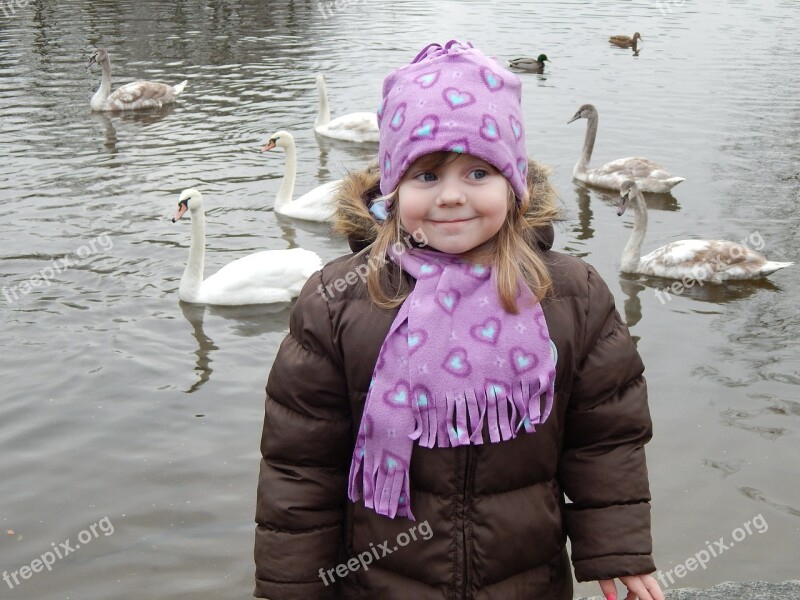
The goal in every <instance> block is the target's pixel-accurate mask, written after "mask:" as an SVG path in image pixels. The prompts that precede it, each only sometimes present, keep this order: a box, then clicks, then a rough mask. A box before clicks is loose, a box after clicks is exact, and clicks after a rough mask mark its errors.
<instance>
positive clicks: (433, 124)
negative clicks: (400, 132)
mask: <svg viewBox="0 0 800 600" xmlns="http://www.w3.org/2000/svg"><path fill="white" fill-rule="evenodd" d="M437 131H439V117H437V116H436V115H428V116H426V117H425V118H424V119H422V121H420V123H419V125H417V126H416V127H414V129H413V130H412V132H411V136H410V139H411V140H412V141H418V140H432V139H434V138H435V137H436V132H437Z"/></svg>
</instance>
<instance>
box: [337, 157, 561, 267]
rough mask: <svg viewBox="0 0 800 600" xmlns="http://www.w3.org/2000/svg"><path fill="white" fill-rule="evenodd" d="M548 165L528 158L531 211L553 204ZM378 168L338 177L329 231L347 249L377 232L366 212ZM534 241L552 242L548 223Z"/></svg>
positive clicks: (375, 186)
mask: <svg viewBox="0 0 800 600" xmlns="http://www.w3.org/2000/svg"><path fill="white" fill-rule="evenodd" d="M549 175H550V169H549V168H548V167H545V166H544V165H542V164H541V163H539V162H537V161H535V160H533V159H532V158H529V159H528V192H529V193H530V196H531V198H532V199H533V202H531V209H530V210H531V211H532V210H533V209H534V208H535V207H536V206H537V205H539V206H541V205H542V204H543V203H544V204H550V205H555V204H556V199H557V197H558V196H557V194H556V190H555V188H554V187H553V185H552V184H551V183H550V179H549ZM380 177H381V175H380V171H379V170H378V164H377V163H376V162H372V163H370V164H369V165H368V166H367V167H366V168H364V169H361V170H358V171H351V172H350V173H348V174H347V175H346V176H345V177H344V179H343V180H342V185H340V186H339V191H338V192H337V194H336V196H335V198H334V204H335V205H336V214H335V216H334V223H333V231H334V232H335V233H336V234H338V235H341V236H343V237H346V238H347V241H348V242H349V244H350V249H351V250H352V251H353V252H359V251H361V250H363V249H364V248H366V247H367V246H369V245H370V244H371V243H372V242H373V241H375V238H376V237H377V235H378V228H379V227H380V223H379V222H378V221H376V220H375V217H374V216H373V215H372V213H371V212H369V205H370V202H371V201H372V200H373V199H374V198H377V197H379V196H380V195H381V190H380ZM534 235H535V241H536V243H537V245H538V246H539V248H540V249H541V250H542V251H547V250H549V249H550V248H551V247H552V245H553V238H554V233H553V226H552V225H548V226H547V227H542V228H539V229H537V230H535V234H534Z"/></svg>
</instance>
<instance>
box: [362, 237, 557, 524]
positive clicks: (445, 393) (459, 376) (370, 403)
mask: <svg viewBox="0 0 800 600" xmlns="http://www.w3.org/2000/svg"><path fill="white" fill-rule="evenodd" d="M389 256H390V258H391V259H392V260H393V261H394V262H396V263H397V264H398V265H399V266H400V267H401V268H402V269H403V270H404V271H406V272H407V273H409V274H410V275H411V276H412V277H414V278H415V279H416V280H417V282H416V286H415V287H414V289H413V290H412V291H411V293H410V294H409V296H408V298H406V300H405V302H404V303H403V305H402V306H401V307H400V310H399V312H398V313H397V317H396V318H395V320H394V322H393V323H392V326H391V327H390V328H389V333H388V335H387V336H386V339H385V340H384V342H383V345H382V346H381V350H380V353H379V354H378V362H377V364H376V365H375V371H374V373H373V375H372V381H371V382H370V386H369V393H368V394H367V400H366V405H365V406H364V414H363V417H362V419H361V426H360V428H359V431H358V438H357V440H356V446H355V450H354V451H353V460H352V463H351V465H350V481H349V488H348V495H349V497H350V499H351V500H352V501H354V502H355V501H356V500H358V499H359V498H360V497H361V494H362V493H363V495H364V504H365V505H366V506H368V507H369V508H373V509H374V510H375V511H376V512H378V513H379V514H382V515H386V516H388V517H390V518H394V517H395V516H396V515H400V516H402V517H408V518H409V519H414V515H413V514H412V513H411V507H410V488H409V472H408V471H409V464H410V461H411V450H412V446H413V443H414V440H417V443H418V444H419V445H421V446H425V447H426V448H433V447H434V446H436V445H438V446H439V447H441V448H447V447H450V446H452V447H455V446H462V445H467V444H482V443H484V439H483V428H484V423H485V424H486V426H487V429H488V432H489V439H490V441H491V443H496V442H500V441H505V440H509V439H511V438H514V437H516V435H517V432H518V431H519V429H520V428H522V427H524V428H525V431H526V432H528V433H532V432H533V431H534V430H535V428H534V425H536V424H539V423H543V422H544V421H545V420H546V419H547V417H548V415H549V414H550V410H551V408H552V406H553V394H554V385H555V360H556V356H555V355H556V349H555V345H554V344H553V343H552V342H551V341H550V335H549V333H548V329H547V323H546V322H545V318H544V312H543V311H542V307H541V305H540V304H539V303H538V302H536V297H535V296H534V294H533V292H531V290H530V288H528V286H527V285H525V284H524V282H520V286H519V293H518V295H517V305H518V307H519V309H520V312H519V314H517V315H512V314H509V313H507V312H506V311H505V310H504V309H503V307H502V305H501V304H500V297H499V295H498V293H497V283H496V280H495V277H494V274H493V272H492V269H491V267H489V266H485V265H478V264H472V263H468V262H466V261H464V260H462V259H460V258H459V257H457V256H454V255H450V254H443V253H440V252H434V251H431V250H421V249H416V248H411V249H408V250H407V251H406V252H404V253H402V254H395V253H394V252H391V251H390V252H389ZM542 396H544V398H543V399H544V406H542Z"/></svg>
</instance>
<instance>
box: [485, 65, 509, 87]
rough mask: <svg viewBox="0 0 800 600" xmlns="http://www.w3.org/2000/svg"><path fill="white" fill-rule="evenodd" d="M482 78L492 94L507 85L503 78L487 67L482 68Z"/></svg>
mask: <svg viewBox="0 0 800 600" xmlns="http://www.w3.org/2000/svg"><path fill="white" fill-rule="evenodd" d="M481 78H482V79H483V83H485V84H486V87H487V88H489V91H490V92H497V91H500V90H502V89H503V86H504V85H505V82H504V81H503V78H502V77H501V76H500V75H498V74H497V73H495V72H494V71H492V70H491V69H489V68H487V67H481Z"/></svg>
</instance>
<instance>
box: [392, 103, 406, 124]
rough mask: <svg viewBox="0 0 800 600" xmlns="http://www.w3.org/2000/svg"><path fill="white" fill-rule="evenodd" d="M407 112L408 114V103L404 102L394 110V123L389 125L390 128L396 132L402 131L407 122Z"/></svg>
mask: <svg viewBox="0 0 800 600" xmlns="http://www.w3.org/2000/svg"><path fill="white" fill-rule="evenodd" d="M405 112H406V103H405V102H403V103H402V104H401V105H400V106H398V107H397V108H396V109H395V110H394V116H393V117H392V122H391V123H389V127H391V128H392V129H394V130H395V131H397V130H398V129H400V128H401V127H402V126H403V123H405V122H406V117H405Z"/></svg>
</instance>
